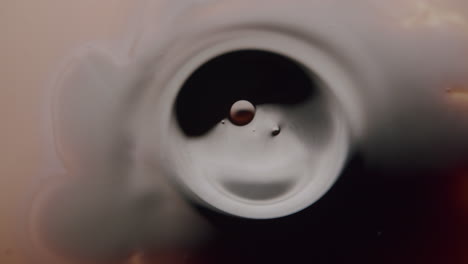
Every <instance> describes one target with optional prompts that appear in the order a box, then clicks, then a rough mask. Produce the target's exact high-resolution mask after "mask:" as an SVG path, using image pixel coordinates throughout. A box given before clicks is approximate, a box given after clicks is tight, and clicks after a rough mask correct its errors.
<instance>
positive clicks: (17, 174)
mask: <svg viewBox="0 0 468 264" xmlns="http://www.w3.org/2000/svg"><path fill="white" fill-rule="evenodd" d="M132 3H134V1H132V0H111V1H96V0H80V1H74V0H65V1H64V0H41V1H29V0H1V1H0V32H1V33H0V34H1V35H0V115H1V120H2V122H1V129H0V148H1V150H2V151H1V152H0V160H1V162H0V188H1V190H0V263H5V264H16V263H28V262H27V261H26V260H25V259H24V256H21V252H20V250H19V246H18V236H17V235H16V232H17V223H18V222H19V219H18V217H20V214H21V212H19V211H20V207H21V204H22V203H24V202H25V200H26V199H27V197H26V196H27V195H28V192H27V191H28V188H29V184H30V182H31V179H32V177H35V176H36V174H37V172H38V170H39V169H40V166H41V162H42V160H41V158H42V154H41V142H40V137H41V131H40V130H41V124H40V120H41V111H42V109H43V106H42V105H41V103H42V100H41V98H43V97H44V91H45V90H44V89H46V87H47V85H48V83H49V82H50V77H51V76H52V75H53V74H54V70H56V69H57V68H58V67H59V64H60V62H61V60H63V58H64V57H65V56H66V55H67V54H69V53H70V52H71V51H72V50H74V49H75V48H76V47H77V46H79V45H82V44H83V43H86V42H90V41H93V40H99V39H105V38H109V37H112V36H113V35H114V34H116V33H117V32H119V30H122V28H123V27H124V24H125V22H126V21H127V19H128V17H129V15H130V14H131V12H132V11H133V9H132V6H133V5H134V4H132Z"/></svg>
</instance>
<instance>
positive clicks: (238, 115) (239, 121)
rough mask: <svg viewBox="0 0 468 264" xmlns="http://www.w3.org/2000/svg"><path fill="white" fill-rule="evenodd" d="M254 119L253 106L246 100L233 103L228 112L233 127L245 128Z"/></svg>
mask: <svg viewBox="0 0 468 264" xmlns="http://www.w3.org/2000/svg"><path fill="white" fill-rule="evenodd" d="M254 117H255V106H254V105H253V104H252V103H251V102H249V101H246V100H240V101H237V102H235V103H234V104H233V105H232V106H231V111H230V112H229V120H231V122H232V123H233V124H234V125H237V126H245V125H247V124H249V123H250V122H252V120H253V119H254Z"/></svg>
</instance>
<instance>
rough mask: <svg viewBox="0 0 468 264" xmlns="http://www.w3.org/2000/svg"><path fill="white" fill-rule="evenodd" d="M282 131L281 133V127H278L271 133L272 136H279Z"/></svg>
mask: <svg viewBox="0 0 468 264" xmlns="http://www.w3.org/2000/svg"><path fill="white" fill-rule="evenodd" d="M280 133H281V128H279V127H278V128H275V129H273V131H272V132H271V135H272V136H277V135H279V134H280Z"/></svg>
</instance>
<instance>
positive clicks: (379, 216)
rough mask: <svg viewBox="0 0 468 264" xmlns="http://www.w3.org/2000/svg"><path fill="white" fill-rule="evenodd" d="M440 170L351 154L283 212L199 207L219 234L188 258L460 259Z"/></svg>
mask: <svg viewBox="0 0 468 264" xmlns="http://www.w3.org/2000/svg"><path fill="white" fill-rule="evenodd" d="M443 182H446V180H444V179H443V178H441V177H435V176H434V175H418V176H415V175H398V177H390V176H389V175H379V173H378V172H372V171H369V170H368V169H366V168H365V166H364V162H363V160H362V159H361V158H360V156H356V157H355V158H354V159H353V160H352V161H351V162H350V163H349V166H348V167H347V169H346V170H345V172H344V174H343V175H342V177H341V178H340V179H339V181H338V182H337V183H336V184H335V185H334V187H333V188H332V189H331V190H330V191H329V192H328V193H327V194H326V195H325V196H324V197H323V198H322V199H321V200H319V201H318V202H317V203H315V204H313V205H312V206H310V207H309V208H307V209H305V210H303V211H301V212H299V213H296V214H294V215H290V216H287V217H283V218H279V219H272V220H248V219H241V218H237V217H231V216H227V215H223V214H220V213H216V212H213V211H211V210H208V209H205V208H198V209H199V210H200V212H201V213H202V214H203V215H204V216H205V217H206V218H207V219H208V220H209V221H210V222H211V223H212V224H213V225H214V226H215V227H216V229H217V238H216V239H215V240H214V241H213V243H212V244H211V245H210V246H208V247H207V248H206V250H205V251H204V252H200V256H201V258H200V259H202V261H201V262H197V261H196V259H197V257H195V258H194V259H193V261H192V262H190V261H189V262H188V263H205V264H206V263H227V264H234V263H236V264H237V263H243V264H244V263H317V264H321V263H408V264H409V263H430V264H432V263H461V262H457V261H458V259H457V257H459V256H456V255H455V254H453V253H454V248H453V247H452V237H451V235H453V234H456V233H457V228H455V227H453V226H452V227H451V226H450V224H448V223H451V222H454V223H455V222H456V221H454V218H450V217H449V216H447V215H446V214H445V213H444V212H443V211H444V209H443V208H444V205H443V203H445V202H446V201H445V200H444V199H442V197H443V195H444V194H443V190H442V189H444V188H443V187H442V186H443V184H442V183H443Z"/></svg>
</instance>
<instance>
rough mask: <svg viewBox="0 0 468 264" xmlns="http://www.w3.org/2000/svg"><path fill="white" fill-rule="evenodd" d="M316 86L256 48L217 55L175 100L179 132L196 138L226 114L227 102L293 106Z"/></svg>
mask: <svg viewBox="0 0 468 264" xmlns="http://www.w3.org/2000/svg"><path fill="white" fill-rule="evenodd" d="M316 87H317V84H316V81H315V80H313V79H312V78H311V76H310V74H309V73H308V72H306V71H305V70H304V68H303V67H302V66H301V65H299V64H298V63H296V62H294V61H292V60H291V59H288V58H286V57H284V56H281V55H278V54H275V53H271V52H266V51H259V50H242V51H235V52H231V53H227V54H224V55H221V56H219V57H216V58H214V59H212V60H210V61H208V62H207V63H205V64H204V65H202V66H201V67H200V68H198V69H197V70H196V71H195V72H194V73H193V74H192V75H191V76H190V77H189V78H188V80H187V81H186V82H185V83H184V85H183V87H182V88H181V90H180V92H179V94H178V96H177V99H176V103H175V113H176V117H177V120H178V123H179V126H180V128H181V130H182V131H183V132H184V133H185V134H186V135H187V136H201V135H203V134H205V133H206V132H208V131H209V130H210V129H211V128H213V127H214V126H215V125H216V124H217V123H218V122H220V121H221V120H222V119H223V118H226V117H227V116H228V113H229V109H230V108H231V106H232V104H233V103H234V102H236V101H238V100H247V101H249V102H251V103H253V104H254V105H260V104H282V105H294V104H300V103H302V102H304V101H306V100H307V99H308V98H309V97H310V96H311V95H312V94H313V92H314V91H315V90H316Z"/></svg>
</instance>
